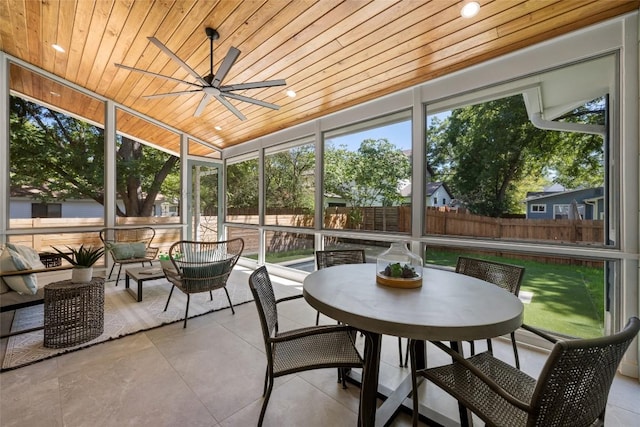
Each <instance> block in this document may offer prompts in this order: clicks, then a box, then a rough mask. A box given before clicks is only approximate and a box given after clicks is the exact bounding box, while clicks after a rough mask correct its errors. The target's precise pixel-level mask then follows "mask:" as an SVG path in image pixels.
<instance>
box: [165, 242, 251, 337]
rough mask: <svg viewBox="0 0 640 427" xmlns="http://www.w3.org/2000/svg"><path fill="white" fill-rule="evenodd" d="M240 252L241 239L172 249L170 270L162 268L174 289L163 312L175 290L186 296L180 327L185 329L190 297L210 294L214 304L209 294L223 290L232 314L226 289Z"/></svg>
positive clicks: (192, 244) (170, 251)
mask: <svg viewBox="0 0 640 427" xmlns="http://www.w3.org/2000/svg"><path fill="white" fill-rule="evenodd" d="M243 249H244V240H242V239H240V238H237V239H231V240H223V241H219V242H194V241H187V240H182V241H179V242H176V243H174V244H173V245H171V248H169V258H170V259H171V262H172V266H171V267H167V266H166V265H163V267H162V269H163V271H164V274H165V276H166V277H167V280H169V282H171V284H172V285H173V286H171V291H170V292H169V298H167V304H166V305H165V307H164V311H167V308H168V307H169V302H170V301H171V295H172V294H173V289H174V288H178V289H180V290H181V291H182V292H184V293H185V294H187V306H186V309H185V313H184V325H183V327H184V328H186V327H187V319H188V317H189V301H190V299H191V294H193V293H199V292H209V295H210V297H211V300H213V294H212V291H214V290H216V289H220V288H222V289H224V292H225V294H226V295H227V300H228V301H229V305H230V306H231V312H232V313H233V314H235V310H234V309H233V304H232V303H231V298H230V297H229V292H228V291H227V288H226V286H227V279H228V278H229V275H230V274H231V270H233V267H234V266H235V265H236V262H238V258H240V255H241V254H242V250H243ZM172 267H173V268H172Z"/></svg>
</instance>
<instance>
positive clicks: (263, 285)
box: [249, 266, 278, 353]
mask: <svg viewBox="0 0 640 427" xmlns="http://www.w3.org/2000/svg"><path fill="white" fill-rule="evenodd" d="M249 287H250V288H251V293H252V294H253V299H254V300H255V302H256V305H257V307H258V316H259V317H260V324H261V325H262V334H263V336H264V341H265V345H266V346H267V353H270V346H269V340H270V338H272V337H274V336H275V335H276V333H277V332H278V309H277V308H276V297H275V294H274V293H273V285H272V284H271V279H270V278H269V273H268V272H267V268H266V267H265V266H262V267H259V268H258V269H256V270H255V271H254V272H253V273H251V276H249Z"/></svg>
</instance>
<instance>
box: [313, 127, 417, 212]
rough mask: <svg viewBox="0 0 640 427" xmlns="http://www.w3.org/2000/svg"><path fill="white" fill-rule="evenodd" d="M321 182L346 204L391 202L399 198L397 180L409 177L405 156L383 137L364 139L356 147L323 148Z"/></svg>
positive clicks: (363, 204)
mask: <svg viewBox="0 0 640 427" xmlns="http://www.w3.org/2000/svg"><path fill="white" fill-rule="evenodd" d="M324 164H325V175H324V185H325V191H326V192H327V193H331V194H335V195H337V196H339V197H341V198H343V199H345V200H347V203H348V204H349V205H350V206H356V207H360V206H372V205H374V204H375V203H377V202H380V203H381V204H382V205H383V206H393V205H396V204H399V203H400V202H402V200H403V198H402V196H401V195H400V193H399V191H398V184H399V183H400V182H402V181H404V180H407V179H410V178H411V163H410V161H409V158H408V157H407V156H406V155H405V154H404V153H403V152H402V150H400V149H398V148H396V147H395V146H394V145H393V144H392V143H390V142H389V141H387V140H386V139H384V138H383V139H377V140H376V139H366V140H364V141H362V143H361V144H360V147H359V148H358V150H357V151H355V152H354V151H349V150H348V149H347V148H346V147H344V146H341V147H339V148H334V147H332V146H331V145H329V144H327V147H326V148H325V161H324Z"/></svg>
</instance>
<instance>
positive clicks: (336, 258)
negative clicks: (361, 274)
mask: <svg viewBox="0 0 640 427" xmlns="http://www.w3.org/2000/svg"><path fill="white" fill-rule="evenodd" d="M366 262H367V260H366V258H365V255H364V249H338V250H330V251H316V265H317V266H318V270H321V269H323V268H327V267H332V266H334V265H342V264H364V263H366Z"/></svg>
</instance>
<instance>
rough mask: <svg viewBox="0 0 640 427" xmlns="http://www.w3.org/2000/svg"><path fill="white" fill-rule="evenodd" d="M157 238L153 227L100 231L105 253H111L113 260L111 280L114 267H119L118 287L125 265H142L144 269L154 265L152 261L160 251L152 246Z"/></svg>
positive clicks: (104, 229) (105, 229) (110, 272)
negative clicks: (145, 265) (146, 265)
mask: <svg viewBox="0 0 640 427" xmlns="http://www.w3.org/2000/svg"><path fill="white" fill-rule="evenodd" d="M155 236H156V231H155V230H154V229H153V228H151V227H137V228H103V229H102V230H100V240H102V243H103V244H104V249H105V252H109V253H110V254H111V259H112V260H113V265H112V266H111V270H110V271H109V278H111V274H112V273H113V269H114V267H115V266H116V265H118V266H119V268H118V277H117V278H116V286H118V281H119V280H120V272H121V271H122V265H123V264H142V266H143V267H144V264H145V263H147V262H148V263H149V265H153V262H152V261H153V260H154V259H155V257H156V255H157V254H158V249H159V248H154V247H152V246H151V242H153V238H154V237H155Z"/></svg>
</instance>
